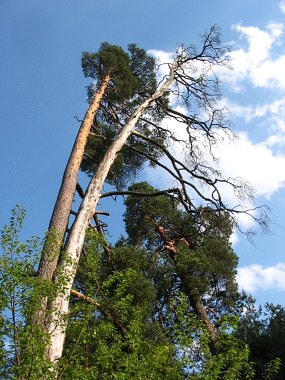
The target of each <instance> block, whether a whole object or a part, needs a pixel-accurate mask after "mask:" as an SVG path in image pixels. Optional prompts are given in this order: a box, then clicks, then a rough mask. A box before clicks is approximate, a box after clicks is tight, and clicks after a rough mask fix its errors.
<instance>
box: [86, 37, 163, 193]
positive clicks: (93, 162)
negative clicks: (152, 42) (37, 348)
mask: <svg viewBox="0 0 285 380" xmlns="http://www.w3.org/2000/svg"><path fill="white" fill-rule="evenodd" d="M82 68H83V72H84V75H85V76H87V77H91V78H92V79H95V83H94V82H93V83H92V84H91V85H90V86H89V87H88V97H89V100H91V99H92V98H93V96H94V93H95V92H96V90H97V88H98V84H100V81H101V80H102V79H103V78H104V76H105V75H106V73H107V72H109V73H111V81H110V83H109V85H108V88H107V91H106V93H105V95H104V98H103V100H102V102H101V104H102V106H101V108H100V109H99V111H98V113H97V116H96V119H95V120H94V128H93V132H94V134H93V135H92V134H91V135H90V136H89V138H88V142H87V146H86V149H85V156H84V158H83V161H82V164H81V169H82V170H83V171H84V172H86V173H87V174H88V175H90V176H92V175H93V174H94V172H96V169H97V167H98V165H99V163H100V162H101V160H102V158H103V156H104V154H105V153H106V151H107V149H108V147H109V146H110V145H111V143H112V142H113V140H114V138H115V137H116V135H117V133H118V130H119V129H120V128H121V126H122V125H124V124H125V123H126V121H127V120H128V118H129V116H130V115H131V114H132V113H133V112H134V110H135V109H136V107H137V106H138V105H139V104H141V103H142V102H143V101H144V100H146V99H147V98H148V97H149V96H150V95H151V94H152V93H153V92H154V91H155V89H156V87H157V83H156V67H155V60H154V58H153V57H151V56H149V55H148V54H147V52H146V51H145V50H144V49H140V48H138V47H137V46H136V44H130V45H129V46H128V53H127V52H124V51H123V50H122V48H120V47H118V46H115V45H109V44H108V43H103V44H102V45H101V47H100V49H99V51H98V52H97V53H86V52H85V53H83V56H82ZM161 102H162V103H163V104H167V102H168V100H167V95H165V96H164V97H163V98H162V99H161ZM163 116H164V115H163V112H162V111H161V109H160V108H158V107H157V106H156V105H155V106H153V107H151V108H149V110H148V111H147V112H146V115H145V118H146V119H149V120H151V121H152V122H159V121H160V120H161V119H162V118H163ZM137 130H138V131H140V132H143V134H144V135H145V136H146V137H149V138H151V139H152V140H153V141H154V142H157V143H160V144H162V145H164V144H165V143H166V141H165V132H164V131H163V130H162V129H157V128H153V126H152V125H151V124H149V123H148V122H147V121H146V120H144V121H143V120H140V121H139V122H138V124H137ZM134 149H135V151H134ZM139 151H141V152H143V153H147V154H149V155H150V156H152V157H153V158H154V159H158V158H159V157H160V156H161V154H162V153H161V152H159V149H158V148H157V147H155V146H154V145H153V144H150V143H149V142H147V141H144V140H142V139H140V138H138V137H137V136H131V137H130V139H129V143H128V146H125V147H124V149H123V150H122V151H121V152H118V155H117V158H116V161H115V162H114V164H113V166H112V168H111V170H110V173H109V175H108V178H107V181H108V182H109V183H110V184H112V185H115V186H116V187H117V188H119V189H122V188H124V187H125V186H126V185H127V184H128V183H129V182H130V181H131V180H132V179H133V178H134V177H135V175H136V174H137V172H138V171H139V170H140V169H141V168H142V167H143V165H144V164H145V163H146V161H147V158H146V157H145V156H144V155H141V154H138V152H139Z"/></svg>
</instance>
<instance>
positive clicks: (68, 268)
mask: <svg viewBox="0 0 285 380" xmlns="http://www.w3.org/2000/svg"><path fill="white" fill-rule="evenodd" d="M177 68H178V62H175V63H173V64H172V66H171V68H170V73H169V76H168V77H167V78H166V79H165V81H164V83H163V84H162V85H161V86H160V87H159V88H158V89H157V90H156V91H155V93H154V94H153V95H152V96H151V97H149V98H148V99H147V100H146V101H145V102H144V103H143V104H142V105H141V106H139V107H138V109H137V111H136V112H135V113H134V114H133V116H132V117H131V118H130V119H129V121H128V123H127V124H126V125H125V126H124V128H123V129H122V130H121V131H120V132H119V133H118V135H117V137H116V138H115V140H114V141H113V143H112V144H111V145H110V147H109V149H108V150H107V152H106V154H105V156H104V158H103V160H102V161H101V163H100V165H99V167H98V169H97V172H96V174H95V175H94V176H93V178H92V179H91V181H90V184H89V186H88V189H87V191H86V194H85V197H84V199H83V201H82V203H81V206H80V209H79V211H78V214H77V217H76V219H75V221H74V223H73V226H72V228H71V231H70V233H69V235H68V239H67V242H66V245H65V253H64V255H63V257H62V260H61V262H60V263H59V266H58V270H57V271H56V275H55V283H56V284H58V285H59V286H58V289H57V296H56V297H55V299H54V301H53V303H52V305H51V310H50V322H49V328H48V331H49V334H50V345H49V347H48V356H49V359H50V361H51V362H55V361H56V360H57V359H59V358H60V357H61V355H62V351H63V345H64V339H65V333H66V327H67V317H68V310H69V296H70V291H71V287H72V284H73V281H74V277H75V274H76V270H77V266H78V262H79V258H80V254H81V251H82V247H83V244H84V239H85V233H86V229H87V228H88V225H89V222H90V220H91V218H92V216H93V214H94V209H95V208H96V205H97V203H98V200H99V198H100V191H101V189H102V187H103V185H104V182H105V179H106V177H107V175H108V172H109V170H110V167H111V165H112V164H113V162H114V161H115V158H116V155H117V153H118V152H119V151H120V150H121V149H122V147H123V146H124V144H125V143H126V141H127V139H128V137H129V136H130V135H131V133H132V131H133V130H134V128H135V125H136V123H137V122H138V120H139V118H140V117H141V116H142V115H143V113H144V112H145V110H146V109H147V108H148V107H149V106H150V105H151V104H152V102H153V101H154V100H156V99H157V98H159V97H160V96H162V95H163V94H164V93H165V92H166V91H167V89H168V88H169V87H170V85H171V84H172V82H173V80H174V77H175V72H176V70H177Z"/></svg>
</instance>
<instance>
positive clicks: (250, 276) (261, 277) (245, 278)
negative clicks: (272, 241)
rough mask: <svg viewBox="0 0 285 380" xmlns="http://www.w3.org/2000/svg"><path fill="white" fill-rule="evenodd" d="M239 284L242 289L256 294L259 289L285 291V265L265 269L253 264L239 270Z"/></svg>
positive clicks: (279, 264) (280, 264)
mask: <svg viewBox="0 0 285 380" xmlns="http://www.w3.org/2000/svg"><path fill="white" fill-rule="evenodd" d="M237 282H238V284H239V287H240V289H243V290H245V291H246V292H255V291H256V290H258V289H279V290H284V291H285V264H284V263H278V264H277V265H276V266H271V267H267V268H266V267H263V266H262V265H258V264H252V265H249V266H245V267H241V268H238V274H237Z"/></svg>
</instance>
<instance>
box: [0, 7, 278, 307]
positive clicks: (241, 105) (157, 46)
mask: <svg viewBox="0 0 285 380" xmlns="http://www.w3.org/2000/svg"><path fill="white" fill-rule="evenodd" d="M213 24H217V25H219V26H220V27H221V31H222V39H223V41H224V42H225V43H229V44H230V45H231V48H232V53H231V54H232V59H233V61H232V64H233V71H232V72H231V73H230V74H229V73H228V72H221V73H220V75H221V77H222V79H223V80H224V88H223V93H224V98H223V100H222V102H223V103H224V104H225V105H227V106H228V107H229V108H230V110H231V121H232V127H233V129H234V131H235V132H236V134H237V136H238V139H237V141H236V142H235V144H232V143H230V142H229V141H226V142H224V143H223V145H222V146H221V148H220V149H219V150H217V155H218V156H219V158H220V166H221V168H222V169H223V170H224V171H225V173H227V174H230V175H232V176H234V175H237V176H238V175H241V176H243V177H244V178H245V179H246V180H248V181H250V182H252V184H253V185H254V186H255V188H256V191H257V202H258V203H259V204H263V203H266V204H268V205H269V206H270V208H271V210H272V214H271V219H272V223H271V226H270V229H271V233H270V234H268V235H263V234H262V233H261V232H260V231H259V230H258V229H257V235H256V237H255V240H254V243H255V244H254V245H252V244H250V243H249V242H248V241H247V240H246V238H245V237H244V236H240V235H236V236H235V244H234V248H235V251H236V252H237V253H238V255H239V257H240V264H239V265H240V269H239V276H238V279H239V283H240V285H241V286H242V287H244V288H245V289H247V290H249V291H250V292H251V293H252V294H253V295H254V296H255V297H256V298H257V300H258V302H260V303H264V302H266V301H269V302H274V303H281V304H283V305H285V257H284V246H285V217H284V211H285V145H284V144H285V98H284V93H285V72H284V71H285V70H284V68H285V2H283V3H282V2H280V1H264V2H262V3H261V2H260V0H258V1H257V0H247V1H243V0H240V1H239V2H237V1H228V2H225V1H224V0H216V1H212V0H208V1H194V0H192V1H190V0H177V1H175V2H173V1H168V0H152V1H150V0H144V1H142V0H136V1H132V2H131V1H129V0H113V1H111V0H109V1H108V0H104V1H103V0H97V1H95V0H81V1H78V0H68V1H65V0H62V1H58V0H57V1H54V0H49V1H48V2H47V1H39V0H25V1H23V0H0V47H1V50H0V51H1V55H0V91H1V102H0V128H1V135H0V136H1V139H0V141H1V149H0V159H1V166H0V170H1V176H0V178H1V192H0V224H1V225H3V224H4V223H6V222H7V221H8V218H9V215H10V210H11V209H12V208H13V207H14V206H15V205H16V204H22V205H24V206H25V207H26V209H27V211H28V216H27V219H26V225H25V231H24V234H25V235H26V236H29V235H31V234H39V235H41V236H42V235H43V233H44V231H45V230H46V228H47V225H48V221H49V217H50V214H51V210H52V207H53V204H54V201H55V198H56V194H57V191H58V187H59V184H60V180H61V176H62V172H63V169H64V166H65V163H66V160H67V158H68V154H69V151H70V149H71V146H72V143H73V140H74V137H75V135H76V132H77V128H78V122H77V121H76V120H75V118H74V117H75V116H77V117H78V118H79V119H80V118H82V116H83V115H84V113H85V110H86V107H87V103H86V101H85V100H86V89H85V86H86V85H87V83H88V81H87V80H86V79H85V78H84V77H83V74H82V71H81V66H80V59H81V53H82V51H96V50H97V49H98V47H99V46H100V44H101V42H103V41H108V42H109V43H112V44H118V45H120V46H122V47H126V46H127V44H128V43H130V42H135V43H137V44H138V46H140V47H143V48H145V49H147V50H155V51H156V54H157V56H158V57H159V56H160V55H161V54H162V52H173V51H175V49H176V47H177V46H178V45H179V44H180V43H183V44H185V45H188V44H190V43H195V42H197V41H199V38H198V35H199V34H201V33H203V32H204V31H205V30H207V29H208V28H209V27H210V26H211V25H213ZM81 177H82V176H81ZM227 196H228V197H229V199H230V195H227ZM119 214H120V204H119V203H117V204H116V205H115V207H114V205H113V206H112V215H115V216H117V215H119ZM113 220H114V219H113ZM242 223H243V224H244V225H245V226H249V227H254V226H252V225H250V224H249V221H248V220H243V221H242ZM117 225H118V222H112V223H111V224H110V233H111V234H113V235H116V232H115V230H116V229H117Z"/></svg>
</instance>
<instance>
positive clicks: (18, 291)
mask: <svg viewBox="0 0 285 380" xmlns="http://www.w3.org/2000/svg"><path fill="white" fill-rule="evenodd" d="M24 217H25V210H24V209H23V208H22V207H20V206H17V207H16V208H15V209H14V210H12V216H11V219H10V223H9V225H5V226H4V227H3V228H2V230H1V240H0V246H1V254H0V341H1V344H0V355H1V356H0V363H1V366H0V367H1V369H0V377H1V378H5V379H6V378H7V379H10V378H11V379H14V378H15V379H16V378H23V377H26V378H29V379H39V378H43V376H45V377H44V378H46V379H48V378H52V374H51V372H50V371H49V368H50V365H49V363H47V362H46V360H45V358H44V356H45V355H44V350H45V346H46V340H47V337H46V336H45V334H43V332H42V331H41V330H40V329H39V328H38V327H37V326H35V325H33V324H28V326H27V321H29V320H30V318H31V316H32V314H33V312H34V311H35V310H36V308H37V306H38V304H39V302H40V297H41V296H42V294H43V292H42V290H43V289H44V288H45V285H44V284H42V283H40V282H39V280H38V278H37V277H36V276H35V269H34V268H35V266H36V264H37V262H38V259H39V252H40V248H41V245H40V242H39V238H38V237H36V236H33V237H31V238H30V239H28V240H27V241H26V242H22V241H21V240H20V233H21V229H22V226H23V220H24ZM49 374H50V377H49Z"/></svg>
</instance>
